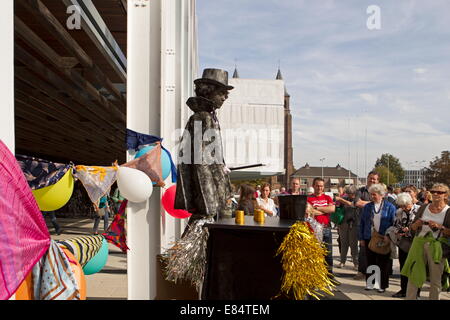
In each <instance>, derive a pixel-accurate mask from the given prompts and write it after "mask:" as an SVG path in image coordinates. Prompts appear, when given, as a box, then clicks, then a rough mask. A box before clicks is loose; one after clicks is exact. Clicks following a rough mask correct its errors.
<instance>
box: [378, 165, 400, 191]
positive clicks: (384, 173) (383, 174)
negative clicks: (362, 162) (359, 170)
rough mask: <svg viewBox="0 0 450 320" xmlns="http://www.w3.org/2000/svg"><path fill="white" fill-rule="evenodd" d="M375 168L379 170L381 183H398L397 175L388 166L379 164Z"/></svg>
mask: <svg viewBox="0 0 450 320" xmlns="http://www.w3.org/2000/svg"><path fill="white" fill-rule="evenodd" d="M374 170H375V171H376V172H378V175H379V177H380V182H381V183H384V184H385V185H387V186H389V185H393V184H396V183H397V182H398V180H397V177H396V176H395V175H394V174H393V173H392V172H391V171H390V170H389V169H388V168H387V167H385V166H379V167H376V168H375V169H374ZM388 177H389V179H388Z"/></svg>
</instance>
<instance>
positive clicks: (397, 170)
mask: <svg viewBox="0 0 450 320" xmlns="http://www.w3.org/2000/svg"><path fill="white" fill-rule="evenodd" d="M382 166H384V167H386V168H388V169H389V171H390V172H392V173H393V174H394V176H395V178H396V181H397V182H398V181H403V178H404V177H405V171H404V170H403V167H402V165H401V164H400V160H399V159H398V158H396V157H394V156H393V155H392V154H389V153H383V154H382V155H381V158H379V159H377V161H376V162H375V168H377V167H382ZM389 184H393V183H392V182H391V181H390V179H389Z"/></svg>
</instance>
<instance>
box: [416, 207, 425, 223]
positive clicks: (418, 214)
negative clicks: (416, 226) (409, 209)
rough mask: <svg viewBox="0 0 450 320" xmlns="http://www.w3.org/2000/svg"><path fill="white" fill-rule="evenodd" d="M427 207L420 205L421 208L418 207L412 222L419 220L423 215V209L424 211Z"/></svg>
mask: <svg viewBox="0 0 450 320" xmlns="http://www.w3.org/2000/svg"><path fill="white" fill-rule="evenodd" d="M427 205H428V204H424V205H421V206H420V208H419V210H417V213H416V215H415V217H414V222H415V221H416V220H419V219H420V218H422V216H423V213H424V212H425V209H426V207H427Z"/></svg>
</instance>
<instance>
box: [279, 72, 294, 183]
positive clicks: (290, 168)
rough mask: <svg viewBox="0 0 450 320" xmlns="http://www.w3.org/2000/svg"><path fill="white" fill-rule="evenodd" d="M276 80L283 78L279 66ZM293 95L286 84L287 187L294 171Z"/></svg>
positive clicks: (285, 151)
mask: <svg viewBox="0 0 450 320" xmlns="http://www.w3.org/2000/svg"><path fill="white" fill-rule="evenodd" d="M276 80H283V77H282V75H281V70H280V68H278V72H277V76H276ZM290 99H291V96H290V95H289V93H288V92H287V90H286V86H284V169H285V174H284V176H280V178H281V181H278V182H279V183H282V184H283V185H284V186H285V187H286V189H289V178H290V176H291V175H292V174H293V173H294V171H295V169H294V161H293V148H292V115H291V109H290Z"/></svg>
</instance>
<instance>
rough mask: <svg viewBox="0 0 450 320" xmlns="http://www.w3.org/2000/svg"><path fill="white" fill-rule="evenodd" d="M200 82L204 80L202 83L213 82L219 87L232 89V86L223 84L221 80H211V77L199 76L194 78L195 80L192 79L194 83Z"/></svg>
mask: <svg viewBox="0 0 450 320" xmlns="http://www.w3.org/2000/svg"><path fill="white" fill-rule="evenodd" d="M202 82H204V83H212V84H215V85H217V86H219V87H223V88H225V89H227V90H232V89H234V87H233V86H228V85H224V84H223V83H222V82H219V81H216V80H212V79H207V78H200V79H195V80H194V83H195V84H197V83H202Z"/></svg>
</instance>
